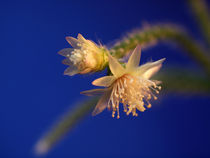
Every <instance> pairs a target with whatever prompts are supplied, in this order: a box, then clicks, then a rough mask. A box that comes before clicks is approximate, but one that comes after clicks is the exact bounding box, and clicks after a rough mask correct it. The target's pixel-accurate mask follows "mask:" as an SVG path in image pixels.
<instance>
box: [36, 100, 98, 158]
mask: <svg viewBox="0 0 210 158" xmlns="http://www.w3.org/2000/svg"><path fill="white" fill-rule="evenodd" d="M97 101H98V98H97V97H93V98H91V99H88V100H84V101H83V102H81V103H80V104H78V105H77V106H75V107H76V108H75V109H71V110H69V112H68V113H67V114H66V115H65V116H64V117H63V118H62V119H61V120H60V121H58V123H57V124H56V125H55V126H54V127H53V128H52V129H51V130H49V131H48V132H47V133H46V134H45V135H44V137H42V138H41V139H40V140H39V141H38V142H37V144H36V146H35V148H34V150H35V153H36V154H37V155H43V154H46V153H47V152H48V151H49V150H50V149H51V148H52V147H53V146H54V145H55V144H56V142H57V141H59V140H60V139H61V138H62V136H64V135H65V134H66V133H67V132H69V131H70V130H72V128H73V127H74V126H75V125H77V124H78V123H79V121H81V120H82V118H84V117H85V116H86V115H87V114H89V112H90V111H92V110H93V108H94V107H95V104H96V103H97Z"/></svg>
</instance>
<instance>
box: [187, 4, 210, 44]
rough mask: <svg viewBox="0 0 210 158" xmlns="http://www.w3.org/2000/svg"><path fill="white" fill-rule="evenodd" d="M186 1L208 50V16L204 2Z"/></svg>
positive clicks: (209, 25)
mask: <svg viewBox="0 0 210 158" xmlns="http://www.w3.org/2000/svg"><path fill="white" fill-rule="evenodd" d="M188 1H189V4H190V6H191V8H192V11H193V12H194V15H195V16H196V19H197V21H198V24H199V25H200V29H201V33H202V34H203V36H204V38H205V39H206V41H207V44H208V48H210V18H209V16H210V14H209V12H208V5H207V3H206V2H205V0H188Z"/></svg>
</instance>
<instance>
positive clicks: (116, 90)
mask: <svg viewBox="0 0 210 158" xmlns="http://www.w3.org/2000/svg"><path fill="white" fill-rule="evenodd" d="M140 55H141V48H140V46H137V47H136V48H135V50H134V51H133V52H132V54H131V56H130V58H129V60H128V63H127V64H126V66H125V68H124V67H123V66H122V65H121V64H120V63H119V62H118V61H117V59H115V58H114V57H112V56H111V55H109V68H110V70H111V72H112V74H113V76H105V77H101V78H98V79H96V80H94V81H93V82H92V84H93V85H95V86H102V87H106V88H104V89H93V90H88V91H83V92H81V93H82V94H85V95H88V96H92V95H97V94H102V97H101V98H100V100H99V101H98V103H97V105H96V107H95V109H94V111H93V113H92V115H97V114H99V113H100V112H102V111H103V110H104V109H105V108H108V109H112V110H113V112H112V116H113V117H114V116H115V113H116V111H117V118H119V117H120V116H119V104H120V103H122V104H123V108H124V111H125V112H126V113H127V115H129V114H130V113H132V114H133V116H137V112H136V109H137V110H139V111H141V112H143V111H144V110H145V103H146V106H147V107H148V108H149V107H151V104H150V99H151V98H154V99H157V97H156V96H155V95H154V94H153V93H159V90H160V89H161V87H160V86H158V84H160V82H159V81H152V80H149V79H150V77H152V76H153V75H154V74H155V73H156V72H157V71H158V70H159V69H160V68H161V66H162V62H163V61H164V60H165V58H164V59H161V60H158V61H156V62H149V63H146V64H144V65H142V66H139V61H140Z"/></svg>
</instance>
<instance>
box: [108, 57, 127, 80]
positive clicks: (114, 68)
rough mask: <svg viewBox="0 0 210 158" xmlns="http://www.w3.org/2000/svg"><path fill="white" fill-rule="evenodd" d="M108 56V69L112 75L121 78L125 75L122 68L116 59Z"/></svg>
mask: <svg viewBox="0 0 210 158" xmlns="http://www.w3.org/2000/svg"><path fill="white" fill-rule="evenodd" d="M108 55H109V68H110V70H111V72H112V74H113V75H114V76H115V77H116V78H118V77H120V76H122V75H123V74H124V73H125V69H124V68H123V66H122V65H121V64H120V63H119V62H118V61H117V59H115V58H114V57H112V56H111V55H110V54H108Z"/></svg>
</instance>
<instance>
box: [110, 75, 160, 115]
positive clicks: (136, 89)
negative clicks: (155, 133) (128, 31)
mask: <svg viewBox="0 0 210 158" xmlns="http://www.w3.org/2000/svg"><path fill="white" fill-rule="evenodd" d="M112 86H113V88H112V92H111V95H110V99H109V102H108V106H110V107H112V110H113V111H112V117H115V114H116V113H117V118H120V116H119V105H120V103H122V104H123V109H124V112H126V114H127V115H129V114H130V113H132V115H133V116H138V114H137V110H139V111H141V112H144V111H145V110H146V108H145V107H147V108H150V107H151V103H150V100H151V99H152V98H153V99H157V97H156V96H155V95H154V93H157V94H158V93H159V89H158V86H157V85H156V84H155V82H152V81H149V80H146V79H143V78H140V77H136V76H132V75H129V74H126V75H123V76H122V77H120V78H118V79H117V80H116V81H115V82H114V83H113V84H112Z"/></svg>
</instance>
